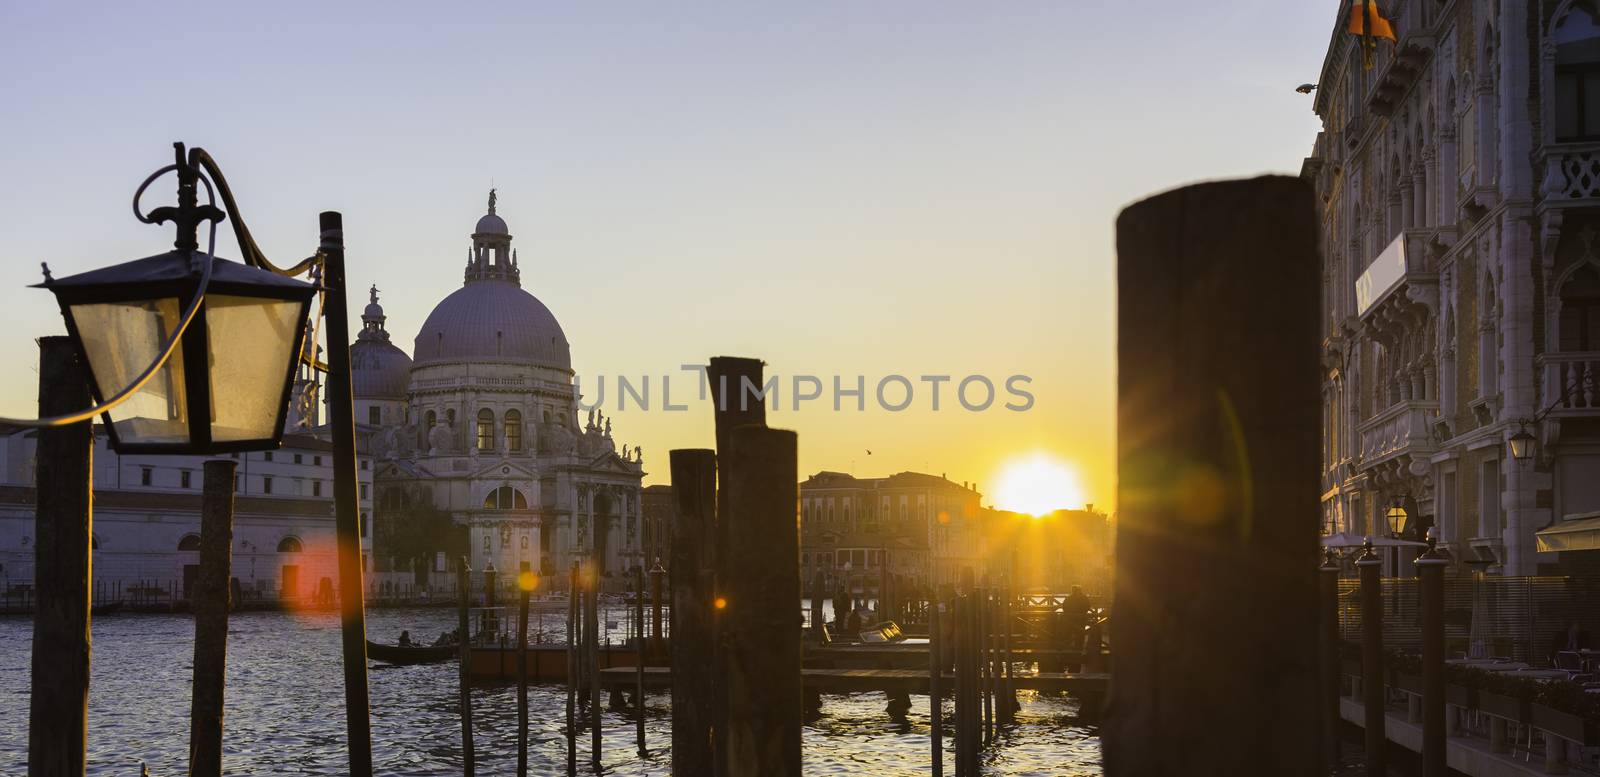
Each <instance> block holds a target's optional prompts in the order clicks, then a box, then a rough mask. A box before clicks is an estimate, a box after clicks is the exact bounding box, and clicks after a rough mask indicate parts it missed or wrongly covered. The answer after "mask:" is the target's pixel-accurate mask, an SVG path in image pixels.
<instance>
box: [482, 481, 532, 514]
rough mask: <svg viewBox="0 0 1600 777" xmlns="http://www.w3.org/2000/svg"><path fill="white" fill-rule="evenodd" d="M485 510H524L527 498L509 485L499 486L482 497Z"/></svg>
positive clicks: (526, 507) (526, 505)
mask: <svg viewBox="0 0 1600 777" xmlns="http://www.w3.org/2000/svg"><path fill="white" fill-rule="evenodd" d="M483 509H485V510H526V509H528V498H527V497H525V496H523V495H522V492H521V491H518V490H516V489H515V488H512V487H511V486H501V487H499V488H497V489H495V490H493V491H490V492H489V494H488V496H485V497H484V498H483Z"/></svg>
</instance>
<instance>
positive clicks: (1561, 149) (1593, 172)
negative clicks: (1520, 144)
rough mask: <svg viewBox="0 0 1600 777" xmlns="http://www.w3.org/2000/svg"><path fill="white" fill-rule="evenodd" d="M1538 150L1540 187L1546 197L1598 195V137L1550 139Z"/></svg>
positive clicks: (1599, 150) (1599, 184) (1572, 197)
mask: <svg viewBox="0 0 1600 777" xmlns="http://www.w3.org/2000/svg"><path fill="white" fill-rule="evenodd" d="M1540 154H1541V156H1543V157H1544V180H1543V181H1542V182H1540V185H1539V188H1540V191H1541V192H1543V194H1544V197H1545V199H1546V200H1584V199H1590V198H1593V197H1600V141H1588V142H1583V143H1551V144H1547V145H1545V146H1544V147H1543V148H1542V149H1541V150H1540Z"/></svg>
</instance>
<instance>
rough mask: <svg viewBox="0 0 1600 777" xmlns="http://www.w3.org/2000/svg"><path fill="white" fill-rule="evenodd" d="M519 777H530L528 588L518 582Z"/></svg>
mask: <svg viewBox="0 0 1600 777" xmlns="http://www.w3.org/2000/svg"><path fill="white" fill-rule="evenodd" d="M517 777H528V588H527V587H526V586H524V585H523V584H522V580H521V579H518V580H517Z"/></svg>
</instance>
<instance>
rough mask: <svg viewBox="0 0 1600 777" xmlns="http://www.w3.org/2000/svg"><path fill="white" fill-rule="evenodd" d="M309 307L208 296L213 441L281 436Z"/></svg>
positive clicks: (263, 299)
mask: <svg viewBox="0 0 1600 777" xmlns="http://www.w3.org/2000/svg"><path fill="white" fill-rule="evenodd" d="M304 310H305V303H303V302H299V301H296V300H280V299H267V298H263V297H238V296H229V295H226V294H208V295H206V336H207V339H208V341H209V342H207V344H206V345H207V350H208V351H209V352H210V356H211V439H212V440H215V441H217V442H237V441H241V440H270V439H272V438H274V437H276V436H277V435H278V426H277V424H278V419H279V418H280V414H281V413H282V412H283V410H284V407H283V397H284V389H285V383H286V381H287V380H288V376H289V374H290V373H289V367H290V364H289V361H290V358H291V357H292V356H293V355H294V353H293V349H294V338H295V337H296V335H297V334H298V333H299V328H300V325H301V318H300V317H301V314H302V312H303V311H304Z"/></svg>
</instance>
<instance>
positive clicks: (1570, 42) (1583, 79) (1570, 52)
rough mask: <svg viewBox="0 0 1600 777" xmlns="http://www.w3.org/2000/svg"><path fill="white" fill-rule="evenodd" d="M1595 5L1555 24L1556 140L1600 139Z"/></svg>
mask: <svg viewBox="0 0 1600 777" xmlns="http://www.w3.org/2000/svg"><path fill="white" fill-rule="evenodd" d="M1596 17H1597V14H1596V13H1595V8H1594V4H1593V3H1592V2H1581V3H1574V4H1573V6H1572V8H1571V10H1569V11H1567V14H1566V16H1563V17H1562V18H1561V21H1559V22H1557V23H1556V29H1555V35H1554V36H1553V37H1554V40H1555V44H1556V89H1555V95H1556V140H1559V141H1573V140H1590V139H1593V138H1600V24H1597V23H1596Z"/></svg>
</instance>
